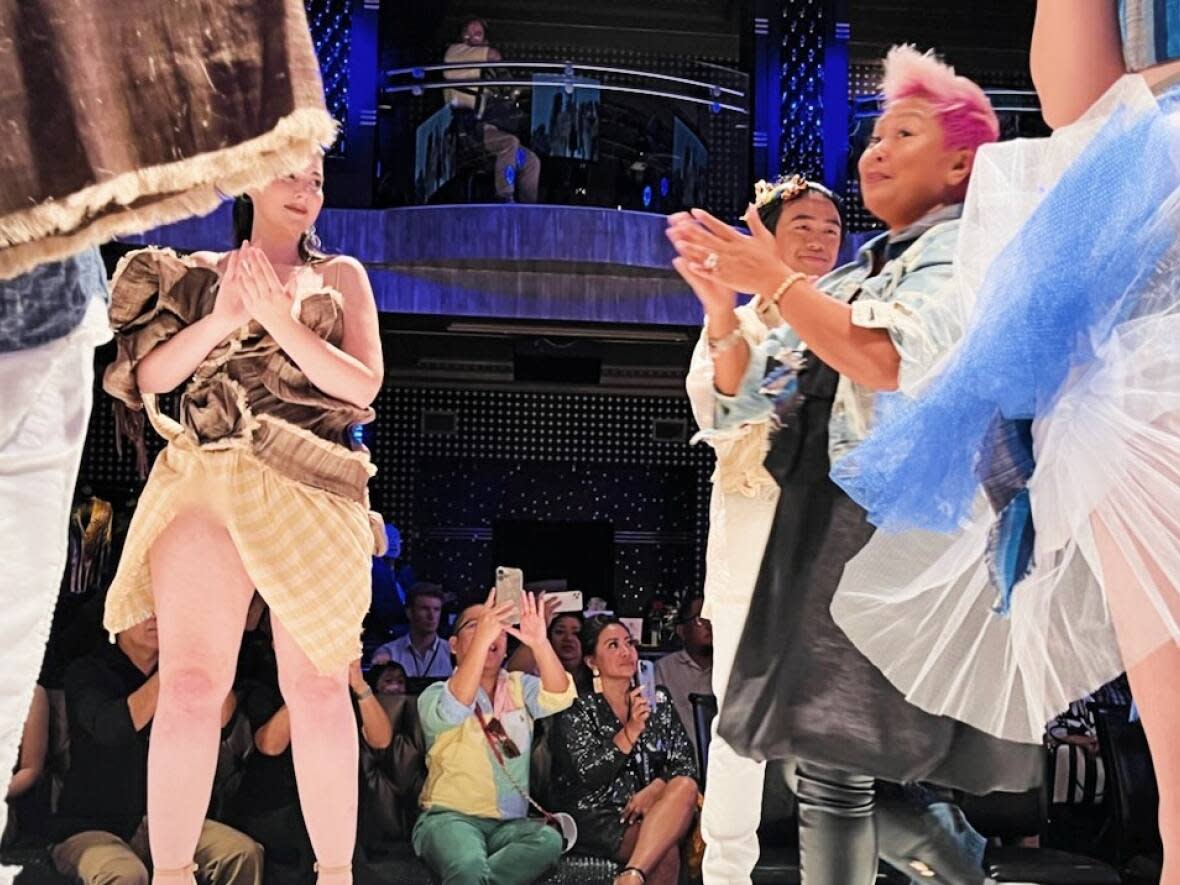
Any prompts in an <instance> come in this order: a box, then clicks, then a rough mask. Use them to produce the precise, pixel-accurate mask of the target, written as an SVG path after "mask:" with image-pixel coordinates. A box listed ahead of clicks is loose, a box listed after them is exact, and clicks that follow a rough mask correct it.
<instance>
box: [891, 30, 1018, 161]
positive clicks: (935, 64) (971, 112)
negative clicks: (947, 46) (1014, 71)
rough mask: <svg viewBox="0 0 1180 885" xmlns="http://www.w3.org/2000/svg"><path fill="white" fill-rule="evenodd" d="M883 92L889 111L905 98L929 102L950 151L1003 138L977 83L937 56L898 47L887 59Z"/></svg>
mask: <svg viewBox="0 0 1180 885" xmlns="http://www.w3.org/2000/svg"><path fill="white" fill-rule="evenodd" d="M881 91H882V92H883V93H884V95H885V107H886V109H888V107H889V106H890V105H891V104H893V103H894V102H895V101H901V100H902V99H903V98H920V99H923V100H925V101H928V102H929V103H930V104H931V105H932V106H933V107H934V112H935V114H937V115H938V119H939V122H940V123H941V124H942V129H943V132H944V133H945V136H946V147H947V148H948V149H951V150H954V149H956V148H971V149H972V150H974V149H975V148H977V147H979V146H980V145H981V144H987V143H988V142H992V141H996V140H997V139H998V138H999V137H1000V121H999V120H998V119H997V118H996V112H995V111H994V110H992V105H991V102H990V101H988V99H987V96H986V95H984V94H983V90H982V89H980V88H979V86H978V85H977V84H976V83H975V82H974V81H972V80H968V79H967V78H966V77H961V76H959V75H957V74H956V73H955V69H954V68H952V67H951V66H950V65H948V64H946V63H944V62H941V61H939V60H938V59H937V58H936V57H935V56H934V53H933V52H927V53H921V52H918V50H917V49H915V48H914V47H913V46H894V47H893V48H892V49H890V50H889V52H888V54H887V55H886V56H885V76H884V78H883V79H882V80H881Z"/></svg>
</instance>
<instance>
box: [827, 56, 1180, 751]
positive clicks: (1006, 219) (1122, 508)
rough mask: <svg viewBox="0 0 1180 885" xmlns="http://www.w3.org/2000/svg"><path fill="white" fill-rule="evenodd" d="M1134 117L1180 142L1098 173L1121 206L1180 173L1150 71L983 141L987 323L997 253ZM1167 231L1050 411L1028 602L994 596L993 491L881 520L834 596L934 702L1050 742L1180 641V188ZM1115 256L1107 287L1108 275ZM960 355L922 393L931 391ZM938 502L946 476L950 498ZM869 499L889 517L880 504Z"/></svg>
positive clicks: (1170, 203)
mask: <svg viewBox="0 0 1180 885" xmlns="http://www.w3.org/2000/svg"><path fill="white" fill-rule="evenodd" d="M1116 112H1118V113H1123V114H1128V113H1129V114H1131V115H1135V114H1154V118H1153V122H1152V124H1151V126H1152V131H1153V132H1154V133H1155V134H1156V136H1159V135H1160V134H1161V132H1162V133H1164V134H1165V135H1166V136H1168V137H1166V138H1165V139H1164V142H1165V143H1170V145H1171V146H1172V149H1171V150H1167V151H1162V152H1157V154H1156V155H1152V156H1145V155H1144V154H1143V152H1142V151H1143V146H1142V144H1133V143H1127V144H1126V145H1125V151H1126V164H1127V165H1126V176H1125V177H1123V178H1122V179H1121V180H1108V181H1093V182H1092V186H1093V187H1094V188H1096V189H1098V191H1099V193H1101V192H1103V191H1106V192H1108V193H1109V199H1110V202H1111V206H1112V207H1113V208H1114V211H1117V206H1118V201H1119V200H1120V194H1121V193H1125V192H1126V191H1125V189H1126V188H1133V187H1135V186H1136V182H1135V177H1136V172H1135V170H1136V168H1139V167H1140V164H1144V163H1162V164H1173V165H1175V166H1176V167H1177V169H1180V163H1178V162H1177V149H1180V111H1177V110H1176V109H1175V104H1174V103H1170V104H1165V103H1164V102H1163V101H1162V100H1160V101H1158V103H1157V99H1156V97H1155V96H1153V95H1152V94H1151V93H1150V91H1149V90H1148V89H1147V87H1146V85H1145V84H1144V83H1143V81H1142V79H1141V78H1139V77H1134V76H1129V77H1126V78H1124V79H1123V80H1121V81H1120V82H1119V83H1118V84H1116V86H1115V87H1113V88H1112V89H1111V91H1110V92H1109V93H1108V94H1107V95H1106V96H1105V97H1104V98H1103V99H1102V100H1101V101H1100V102H1099V103H1098V104H1097V105H1096V106H1095V107H1094V108H1093V109H1091V111H1090V112H1089V114H1087V116H1086V117H1084V118H1083V119H1082V120H1081V121H1079V122H1078V123H1077V124H1074V125H1073V126H1070V127H1067V128H1065V129H1062V130H1059V131H1058V132H1056V133H1054V135H1053V137H1052V138H1050V139H1047V140H1038V141H1020V142H1011V143H1006V144H1002V145H995V146H989V147H988V148H986V149H984V150H983V151H981V152H980V157H979V161H978V163H977V167H976V172H975V174H974V176H973V181H972V185H971V193H970V195H969V197H968V205H967V207H966V211H965V214H964V226H963V232H962V234H961V236H962V238H963V239H962V240H961V242H960V253H961V256H960V257H961V259H962V260H961V261H960V263H959V267H958V279H959V282H960V285H959V287H958V290H957V292H956V293H955V294H954V296H953V297H956V298H958V299H959V304H960V307H961V309H962V311H963V317H964V318H965V319H966V320H967V321H968V322H969V323H970V322H978V321H979V320H980V316H981V315H984V316H990V317H992V318H994V317H995V316H996V315H997V311H996V310H989V305H987V304H985V303H984V302H985V300H986V299H988V298H995V297H997V296H994V295H992V294H991V293H990V292H989V291H988V290H987V288H986V287H985V286H983V280H984V277H985V276H986V275H987V273H988V266H987V265H988V263H989V262H990V261H991V259H993V258H994V257H995V256H997V255H999V254H1000V253H1001V251H1003V250H1004V249H1005V247H1006V246H1007V245H1008V244H1009V243H1010V242H1012V241H1013V240H1014V238H1019V237H1022V236H1032V235H1033V234H1032V233H1030V232H1029V231H1028V230H1027V229H1026V222H1027V221H1028V220H1029V218H1030V216H1031V215H1032V213H1033V212H1034V211H1035V210H1036V208H1037V207H1038V206H1039V205H1040V203H1041V202H1042V201H1043V200H1044V199H1045V197H1046V195H1047V194H1050V193H1051V192H1052V189H1053V187H1054V186H1055V184H1056V182H1057V181H1058V180H1059V179H1060V178H1061V177H1062V176H1063V174H1065V173H1066V172H1067V171H1068V170H1069V169H1070V168H1071V167H1073V166H1074V164H1075V163H1076V162H1078V160H1079V158H1084V156H1085V152H1086V150H1087V149H1088V148H1089V147H1090V145H1091V141H1092V139H1094V137H1095V134H1096V133H1098V132H1099V131H1100V130H1101V129H1102V128H1103V126H1104V124H1105V122H1106V121H1107V120H1108V119H1110V118H1111V115H1112V114H1114V113H1116ZM1169 133H1170V135H1169ZM1158 143H1159V142H1158V139H1157V144H1158ZM1177 179H1178V180H1180V174H1178V175H1177ZM1075 184H1076V182H1075ZM1076 223H1077V231H1076V239H1077V254H1076V257H1075V258H1074V260H1076V261H1078V262H1085V261H1087V260H1089V259H1090V255H1091V252H1092V251H1096V250H1092V249H1091V248H1090V247H1091V245H1092V244H1091V242H1089V241H1088V240H1087V235H1088V230H1089V225H1088V222H1087V219H1086V218H1084V217H1082V218H1077V219H1076ZM1148 226H1149V230H1147V231H1146V234H1147V235H1149V236H1153V237H1155V238H1156V239H1157V240H1158V239H1159V237H1167V238H1170V239H1168V240H1165V241H1163V242H1164V243H1165V246H1164V247H1163V248H1162V249H1160V250H1159V251H1158V253H1157V254H1153V255H1151V257H1150V258H1149V259H1145V260H1143V261H1142V262H1141V265H1142V266H1140V267H1138V268H1137V269H1136V271H1135V274H1134V282H1133V283H1132V284H1131V286H1130V287H1127V288H1126V289H1125V291H1121V292H1116V293H1105V294H1104V295H1102V298H1104V299H1105V301H1104V303H1105V302H1109V310H1108V311H1107V312H1106V313H1105V314H1104V318H1103V322H1102V323H1099V324H1096V325H1095V326H1094V327H1092V328H1090V329H1087V330H1084V331H1083V332H1082V333H1081V335H1082V336H1085V337H1086V339H1087V340H1086V347H1083V348H1078V351H1079V352H1083V353H1085V354H1086V357H1085V358H1084V359H1080V360H1077V361H1076V362H1075V363H1073V364H1072V365H1071V366H1070V368H1069V371H1068V373H1067V374H1066V375H1065V381H1064V383H1062V384H1061V385H1060V387H1059V388H1058V389H1057V390H1056V391H1055V393H1054V395H1053V397H1052V400H1051V402H1050V403H1049V405H1048V407H1047V408H1044V409H1038V411H1037V412H1036V414H1035V416H1033V417H1034V423H1033V441H1034V452H1035V457H1036V469H1035V472H1034V473H1033V475H1032V478H1031V480H1030V482H1029V492H1030V498H1031V505H1032V515H1033V522H1034V525H1035V528H1036V536H1035V547H1034V554H1033V566H1032V571H1031V573H1030V574H1029V575H1028V576H1027V577H1026V578H1024V579H1023V580H1022V581H1021V582H1020V583H1019V584H1018V585H1017V586H1016V588H1015V590H1014V592H1013V595H1012V598H1011V609H1010V612H1009V613H1008V614H1006V615H1001V614H998V613H996V610H995V609H996V603H997V588H996V587H995V585H993V584H992V582H991V579H990V578H989V572H988V568H987V565H986V560H985V554H986V551H987V548H988V542H989V532H990V530H991V529H992V527H993V525H994V524H995V521H996V515H995V513H994V512H993V511H992V509H991V507H990V505H989V504H988V501H987V499H986V498H985V497H984V496H983V494H982V493H979V494H978V496H977V498H976V499H975V501H974V503H973V504H969V506H968V507H967V508H966V509H967V511H968V513H967V514H966V516H965V517H963V518H960V519H959V520H958V527H957V529H956V530H955V531H951V532H945V531H904V532H888V531H879V532H877V533H876V535H874V537H873V539H872V540H871V541H870V542H869V544H868V545H867V546H866V547H865V548H864V550H863V551H862V552H861V553H860V554H859V555H858V556H856V557H855V558H854V559H853V560H852V561H851V562H850V563H849V564H848V566H847V568H846V569H845V572H844V575H843V579H842V582H841V584H840V588H839V590H838V591H837V594H836V596H835V598H834V601H833V604H832V613H833V616H834V618H835V620H836V623H837V624H838V625H839V626H840V627H841V628H842V629H843V630H844V631H845V632H846V633H847V635H848V636H849V638H850V639H851V640H852V642H853V643H854V644H855V645H856V646H857V647H858V648H859V649H860V650H861V651H862V652H863V653H864V654H865V655H866V656H867V657H868V658H869V659H870V660H871V661H872V662H873V663H874V664H875V665H876V666H877V667H878V668H880V669H881V671H882V672H883V673H884V674H885V675H886V677H887V678H888V679H889V680H890V681H891V682H893V683H894V685H896V686H897V687H898V688H899V689H901V690H902V691H903V692H904V693H905V695H906V697H907V699H908V700H909V701H910V702H912V703H913V704H915V705H917V706H919V707H921V708H922V709H924V710H927V711H929V712H932V713H939V714H945V715H948V716H952V717H954V718H956V719H959V720H961V721H964V722H967V723H969V724H971V725H973V726H975V727H977V728H979V729H982V730H985V731H987V732H990V733H992V734H995V735H997V736H1000V737H1003V738H1007V739H1011V740H1019V741H1026V742H1029V743H1039V742H1040V741H1041V740H1042V739H1043V735H1044V730H1045V725H1046V723H1047V722H1048V721H1049V720H1050V719H1052V718H1054V717H1055V716H1056V715H1057V714H1058V713H1060V712H1061V711H1063V710H1064V709H1066V708H1067V707H1068V705H1069V704H1070V703H1071V702H1072V701H1074V700H1077V699H1079V698H1081V697H1083V696H1084V695H1086V694H1088V693H1090V692H1091V691H1093V690H1095V689H1096V688H1098V687H1099V686H1101V685H1103V684H1104V683H1106V682H1108V681H1109V680H1111V679H1112V678H1114V677H1115V676H1117V675H1118V674H1119V673H1121V672H1123V671H1124V670H1125V669H1127V668H1129V667H1130V666H1132V665H1134V664H1135V663H1137V662H1138V661H1141V660H1142V659H1143V658H1145V657H1146V656H1148V655H1150V654H1151V653H1152V652H1154V651H1157V650H1158V649H1160V648H1161V647H1163V646H1165V645H1166V644H1169V643H1176V642H1180V189H1178V190H1175V191H1173V192H1172V193H1171V194H1170V195H1169V196H1167V197H1166V199H1164V200H1163V201H1162V203H1160V204H1159V205H1158V210H1157V211H1155V212H1154V215H1153V217H1151V218H1150V219H1149V221H1148ZM1099 227H1100V226H1096V227H1095V228H1094V229H1095V230H1097V229H1099ZM1132 233H1135V234H1137V235H1140V236H1141V235H1144V234H1145V231H1144V230H1138V231H1135V232H1131V231H1128V232H1127V234H1128V237H1127V242H1128V244H1130V243H1131V242H1132V237H1131V234H1132ZM1107 235H1108V234H1107ZM1169 243H1170V244H1169ZM1128 248H1134V247H1133V246H1130V245H1129V246H1128ZM1033 264H1035V262H1033ZM1096 264H1097V262H1096ZM1101 267H1102V265H1101V264H1098V266H1096V268H1095V276H1094V277H1093V288H1094V290H1095V291H1101V289H1102V286H1103V284H1104V281H1103V278H1102V271H1101V269H1100V268H1101ZM1037 270H1038V268H1037V267H1036V266H1030V267H1029V268H1028V272H1029V273H1030V274H1035V273H1037ZM1047 282H1048V284H1051V281H1047ZM1086 288H1090V287H1086ZM1048 290H1049V289H1048V287H1047V288H1046V289H1045V291H1048ZM999 297H1002V296H999ZM1053 297H1074V295H1073V294H1072V293H1056V294H1054V296H1053ZM1076 297H1077V298H1078V299H1079V300H1082V299H1087V298H1090V297H1092V296H1091V294H1090V293H1089V292H1087V291H1080V292H1077V293H1076ZM1094 298H1095V301H1097V296H1094ZM990 307H993V308H994V307H996V305H991V306H990ZM1000 308H1001V313H1003V312H1004V311H1008V309H1009V305H1000ZM1011 315H1012V316H1013V317H1014V321H1019V317H1020V316H1021V314H1020V312H1019V310H1016V311H1012V312H1011ZM1074 334H1077V333H1074ZM968 335H970V332H968ZM953 359H954V354H952V355H951V356H950V357H949V358H948V359H947V360H944V362H943V364H942V366H940V367H938V368H936V369H935V370H934V372H932V373H931V375H930V376H928V377H927V378H926V379H924V381H923V382H922V383H921V384H920V385H919V386H918V388H916V389H914V390H910V391H906V393H907V394H910V395H913V396H916V398H917V400H918V402H921V400H922V397H923V395H924V394H925V393H926V391H927V390H929V389H933V388H934V387H935V386H936V385H938V384H939V383H940V379H939V376H938V373H939V372H940V371H942V370H943V369H944V368H945V367H946V366H947V365H948V364H949V363H950V362H953ZM997 371H1003V368H1002V367H999V368H998V369H997ZM935 444H937V443H935ZM854 497H857V495H856V494H855V493H854ZM858 500H859V498H858ZM934 500H935V493H934V491H933V486H932V492H931V506H932V507H933V506H935V504H934ZM862 503H865V504H866V505H867V506H868V509H869V510H870V513H872V511H873V503H874V502H872V501H863V500H862ZM1178 678H1180V674H1178Z"/></svg>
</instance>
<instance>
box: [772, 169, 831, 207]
mask: <svg viewBox="0 0 1180 885" xmlns="http://www.w3.org/2000/svg"><path fill="white" fill-rule="evenodd" d="M811 190H813V191H817V192H819V193H821V194H823V195H824V196H825V197H827V198H828V199H830V200H832V202H835V196H834V195H833V194H832V192H831V191H829V190H828V189H827V188H826V187H824V186H823V185H821V184H816V183H815V182H813V181H808V180H807V179H806V178H804V177H803V176H802V175H798V174H796V175H786V176H783V177H782V178H780V179H779V180H778V181H776V182H775V183H774V184H771V183H770V182H767V181H759V182H758V183H757V184H755V185H754V208H755V209H762V208H763V207H765V206H769V205H770V204H771V203H773V202H774V201H775V200H781V201H782V202H784V203H789V202H790V201H791V200H794V199H795V198H797V197H801V196H803V195H804V194H805V193H807V191H811Z"/></svg>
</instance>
